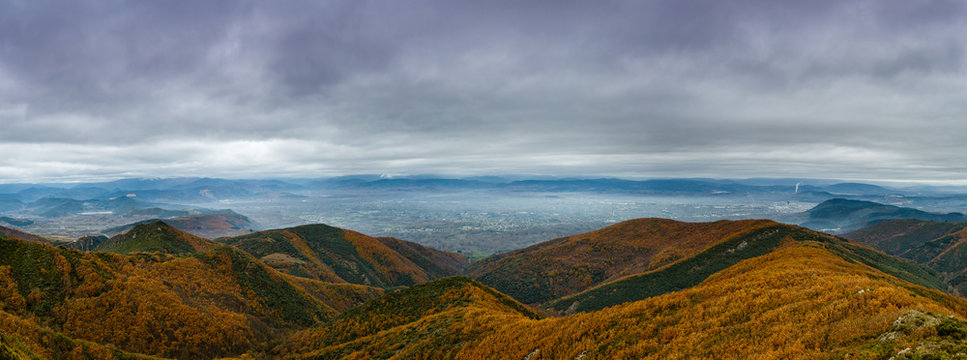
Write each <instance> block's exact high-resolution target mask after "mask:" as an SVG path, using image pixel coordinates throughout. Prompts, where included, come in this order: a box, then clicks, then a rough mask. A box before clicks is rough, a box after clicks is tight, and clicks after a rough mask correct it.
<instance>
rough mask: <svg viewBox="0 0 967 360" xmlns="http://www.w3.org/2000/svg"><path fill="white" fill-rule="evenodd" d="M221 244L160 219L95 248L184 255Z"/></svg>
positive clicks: (128, 252)
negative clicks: (179, 228)
mask: <svg viewBox="0 0 967 360" xmlns="http://www.w3.org/2000/svg"><path fill="white" fill-rule="evenodd" d="M218 246H219V244H218V243H216V242H214V241H211V240H208V239H202V238H200V237H197V236H194V235H192V234H189V233H186V232H184V231H181V230H178V229H177V228H175V227H173V226H171V225H168V224H167V223H165V222H164V221H160V220H158V221H153V222H147V223H142V224H138V225H136V226H135V227H134V228H132V229H131V230H129V231H128V232H126V233H123V234H118V235H115V236H114V237H112V238H111V239H109V240H107V241H105V242H102V243H101V244H100V245H98V246H97V247H96V248H95V249H96V250H98V251H108V252H113V253H118V254H124V255H126V254H130V253H135V252H146V253H150V252H155V251H160V252H163V253H166V254H172V255H185V254H195V253H200V252H204V251H208V250H211V249H214V248H216V247H218Z"/></svg>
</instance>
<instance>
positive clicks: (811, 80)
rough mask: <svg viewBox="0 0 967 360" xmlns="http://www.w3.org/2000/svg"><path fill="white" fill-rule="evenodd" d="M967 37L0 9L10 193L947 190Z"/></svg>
mask: <svg viewBox="0 0 967 360" xmlns="http://www.w3.org/2000/svg"><path fill="white" fill-rule="evenodd" d="M963 34H967V8H965V5H963V3H961V2H957V1H810V2H801V1H756V0H748V1H729V2H726V1H680V0H678V1H672V0H668V1H646V2H642V1H596V2H586V1H523V2H522V1H487V2H469V1H466V2H465V1H434V0H420V1H408V2H396V1H348V0H347V1H326V2H316V1H280V2H257V1H242V2H233V1H205V2H194V1H168V2H134V3H131V2H122V1H96V2H69V1H29V2H4V3H3V4H0V123H2V125H3V126H2V127H3V130H2V131H0V146H5V147H7V148H8V149H9V151H11V152H12V154H15V155H17V156H15V157H16V158H19V159H20V160H11V159H8V160H0V170H2V172H5V173H8V174H19V175H16V176H2V174H0V178H8V179H9V178H16V177H23V178H37V177H56V176H68V175H70V176H84V175H83V174H89V175H90V176H98V177H110V176H112V175H111V174H116V176H121V175H132V174H138V175H142V174H143V175H155V174H153V173H152V171H153V170H152V169H164V170H163V172H164V173H167V174H171V173H183V174H185V175H207V174H198V172H206V171H207V172H217V173H218V174H222V175H225V174H228V175H238V176H245V175H247V174H248V175H257V174H258V173H260V172H259V171H258V170H252V169H251V168H253V167H271V168H273V169H275V170H277V171H287V170H286V169H290V170H288V172H289V173H292V174H294V175H305V176H313V175H318V174H339V173H352V172H381V171H382V170H383V169H392V170H393V171H394V172H399V173H408V172H409V173H423V172H431V171H441V172H448V173H468V172H479V171H481V169H486V170H487V171H493V172H526V173H540V172H546V173H555V174H585V173H592V174H603V175H609V174H613V175H622V176H630V175H635V174H650V175H654V176H665V175H675V176H679V175H681V176H690V175H695V176H698V175H701V176H787V175H791V174H794V173H798V172H803V173H806V174H815V175H817V176H825V177H837V176H839V174H843V175H842V176H847V175H846V174H848V176H850V177H867V178H869V177H877V176H889V177H904V176H905V175H904V174H908V173H909V172H911V171H912V170H911V169H917V171H918V174H916V175H909V176H907V177H918V176H922V175H923V174H926V173H929V174H932V175H931V176H934V177H938V178H943V177H950V176H956V174H960V173H961V171H963V170H962V169H958V168H956V167H953V166H950V167H948V168H946V169H947V170H945V168H944V165H943V164H947V163H950V162H951V161H954V162H957V161H959V162H964V161H965V160H967V158H965V156H964V155H961V154H960V146H959V141H958V139H959V138H961V137H962V135H964V134H967V124H962V121H961V119H963V118H964V116H965V115H967V105H965V104H967V102H965V101H964V100H965V99H964V94H965V91H964V90H967V89H965V84H964V83H963V81H962V79H963V78H964V77H965V76H967V67H965V64H967V57H965V49H964V46H965V44H967V41H965V40H967V39H965V35H963ZM38 144H54V145H56V146H54V145H49V146H47V145H45V146H40V145H38ZM173 144H174V145H173ZM239 146H248V147H249V149H239V148H238V147H239ZM21 148H32V149H34V150H36V152H34V153H33V154H32V155H31V154H26V153H19V152H18V151H22V150H17V149H21ZM43 149H60V150H59V151H44V150H43ZM259 149H260V150H261V151H263V152H260V153H252V152H249V150H259ZM828 149H838V150H837V151H839V152H829V151H827V150H828ZM65 152H68V153H71V154H80V155H77V157H71V156H73V155H66V154H65ZM206 153H208V155H206ZM850 153H853V154H859V155H862V156H859V157H858V158H855V159H854V158H851V157H849V156H846V155H844V154H847V155H848V154H850ZM119 154H120V155H119ZM127 154H138V155H137V156H129V155H127ZM769 154H775V156H772V155H769ZM28 155H29V156H28ZM122 155H123V156H122ZM783 156H785V157H786V158H787V159H786V160H785V161H783V158H782V157H783ZM68 158H69V159H70V161H69V162H70V163H71V164H74V165H72V166H66V167H65V166H63V164H61V163H60V162H63V161H66V160H64V159H68ZM833 158H836V159H833ZM24 159H30V160H29V161H27V160H24ZM246 159H247V160H248V161H243V160H246ZM207 162H218V163H219V164H214V165H212V164H207ZM57 168H60V169H68V170H66V171H62V170H56V169H57ZM3 169H6V170H3ZM291 169H295V170H291ZM803 169H808V171H804V170H803ZM924 169H927V171H921V170H924ZM157 172H158V173H161V172H162V171H160V170H159V171H157ZM72 174H73V175H72ZM212 175H217V174H212ZM0 181H3V179H0Z"/></svg>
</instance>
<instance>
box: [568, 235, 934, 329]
mask: <svg viewBox="0 0 967 360" xmlns="http://www.w3.org/2000/svg"><path fill="white" fill-rule="evenodd" d="M796 243H808V244H811V245H812V246H817V247H822V248H823V249H825V250H826V251H828V252H830V253H832V254H835V255H837V256H839V257H841V258H842V259H843V260H846V261H849V262H854V263H857V264H863V265H866V266H869V267H871V268H874V269H878V270H879V271H882V272H884V273H887V274H890V275H892V276H895V277H897V278H900V279H903V280H905V281H908V282H910V283H913V284H917V285H920V286H924V287H927V288H931V289H935V290H943V289H946V286H945V285H944V283H943V281H941V280H940V279H939V278H937V276H936V274H935V273H934V272H932V271H930V270H929V269H925V268H923V267H921V266H919V265H917V264H914V263H912V262H909V261H903V260H900V259H897V258H894V257H891V256H888V255H885V254H883V253H879V252H876V251H873V250H870V249H868V248H865V247H862V246H857V245H855V244H851V243H849V242H847V241H845V240H843V239H840V238H836V237H833V236H830V235H827V234H823V233H819V232H815V231H811V230H808V229H804V228H801V227H797V226H792V225H785V224H774V225H771V226H767V227H763V228H759V229H755V230H753V231H750V232H747V233H743V234H741V235H739V236H735V237H732V238H730V239H727V241H723V242H721V243H719V244H717V245H715V246H712V247H710V248H708V249H706V250H704V251H702V252H700V253H698V254H696V255H695V256H692V257H689V258H686V259H683V260H681V261H679V262H676V263H674V264H671V265H669V266H666V267H664V268H661V269H658V270H655V271H650V272H646V273H642V274H637V275H631V276H627V277H625V278H622V279H620V280H617V281H613V282H610V283H607V284H604V285H601V286H598V287H595V288H592V289H589V290H587V291H584V292H582V293H580V294H577V295H574V296H570V297H566V298H562V299H558V300H555V301H553V302H551V303H550V304H549V307H550V308H552V309H554V310H556V311H560V312H563V311H569V312H573V311H595V310H600V309H603V308H605V307H609V306H614V305H618V304H622V303H626V302H631V301H636V300H641V299H645V298H648V297H652V296H657V295H661V294H665V293H670V292H674V291H680V290H683V289H687V288H690V287H693V286H695V285H698V284H699V283H701V282H702V281H704V280H705V279H707V278H708V277H709V276H712V275H713V274H715V273H717V272H719V271H722V270H725V269H727V268H729V267H730V266H733V265H735V264H737V263H739V262H740V261H743V260H745V259H750V258H754V257H758V256H763V255H765V254H768V253H770V252H772V251H775V250H776V249H778V248H780V247H781V246H784V245H786V246H793V245H796Z"/></svg>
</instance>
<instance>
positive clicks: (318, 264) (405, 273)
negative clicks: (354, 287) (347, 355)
mask: <svg viewBox="0 0 967 360" xmlns="http://www.w3.org/2000/svg"><path fill="white" fill-rule="evenodd" d="M219 241H221V242H224V243H226V244H230V245H232V246H235V247H238V248H239V249H242V250H244V251H246V252H248V253H250V254H252V255H254V256H256V257H258V258H259V259H261V260H262V261H264V262H265V263H266V264H268V265H269V266H272V267H274V268H276V269H278V270H280V271H283V272H286V273H289V274H292V275H296V276H302V277H306V278H311V279H317V280H323V281H330V282H348V283H353V284H363V285H370V286H378V287H392V286H400V285H413V284H417V283H421V282H426V281H429V280H432V279H436V278H440V277H444V276H452V275H457V274H460V273H461V272H462V270H463V266H465V265H464V264H466V259H465V258H464V257H463V256H462V255H459V254H455V253H449V252H443V251H439V250H435V249H431V248H427V247H423V246H421V245H418V244H414V243H409V242H406V241H402V240H397V239H377V238H374V237H370V236H366V235H363V234H360V233H358V232H355V231H350V230H344V229H339V228H335V227H331V226H327V225H322V224H318V225H303V226H297V227H293V228H288V229H279V230H267V231H260V232H257V233H252V234H248V235H242V236H237V237H232V238H223V239H219Z"/></svg>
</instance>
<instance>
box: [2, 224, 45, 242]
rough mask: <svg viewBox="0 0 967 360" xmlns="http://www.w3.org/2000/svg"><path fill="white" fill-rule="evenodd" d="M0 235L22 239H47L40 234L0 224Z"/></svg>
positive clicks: (39, 240) (37, 240) (36, 240)
mask: <svg viewBox="0 0 967 360" xmlns="http://www.w3.org/2000/svg"><path fill="white" fill-rule="evenodd" d="M0 236H4V237H8V238H11V239H18V240H24V241H33V242H47V240H45V239H44V238H42V237H40V236H37V235H34V234H28V233H25V232H23V231H20V230H16V229H11V228H6V227H3V226H0Z"/></svg>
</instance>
